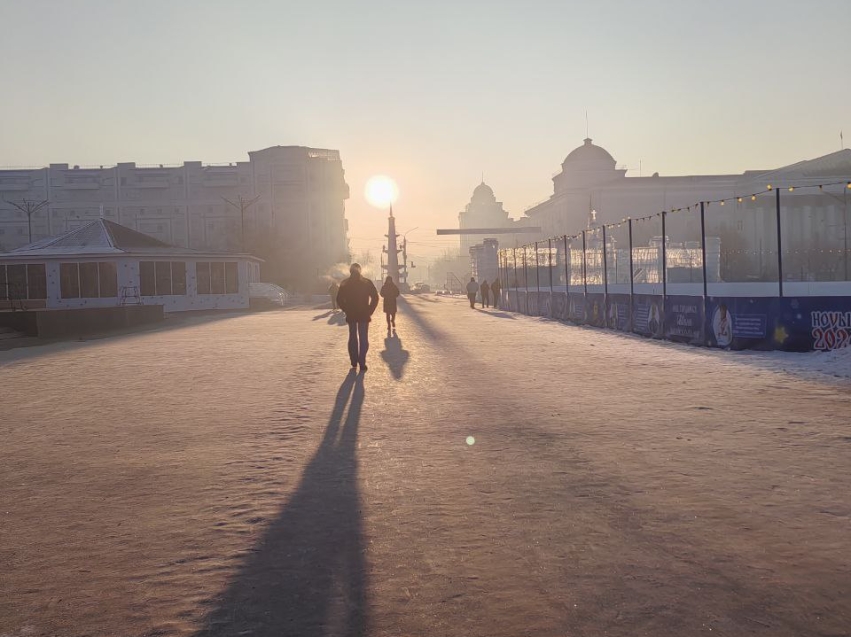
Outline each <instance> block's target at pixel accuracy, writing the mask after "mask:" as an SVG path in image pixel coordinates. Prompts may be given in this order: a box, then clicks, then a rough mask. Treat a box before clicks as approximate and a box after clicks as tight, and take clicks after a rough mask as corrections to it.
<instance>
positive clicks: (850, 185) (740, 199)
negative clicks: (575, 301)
mask: <svg viewBox="0 0 851 637" xmlns="http://www.w3.org/2000/svg"><path fill="white" fill-rule="evenodd" d="M829 186H844V187H845V189H847V190H851V180H846V181H835V182H830V183H824V184H806V185H797V186H796V185H789V186H787V187H786V189H787V190H788V192H795V191H796V190H798V189H802V188H818V189H819V191H822V192H823V191H824V189H825V187H829ZM780 189H781V188H780V186H775V185H774V184H766V188H765V190H761V191H759V192H754V193H751V194H749V195H734V196H732V197H727V198H725V199H711V200H707V201H703V202H700V203H703V204H704V205H705V206H706V207H709V206H710V205H711V204H714V203H717V204H718V205H719V206H726V205H727V202H728V201H733V200H735V201H736V202H737V203H744V200H745V198H749V199H750V200H751V201H756V200H757V197H758V196H759V195H764V194H766V193H769V192H774V191H775V190H780ZM700 203H696V204H692V205H690V206H687V207H685V208H672V209H671V210H662V211H661V212H657V213H656V214H651V215H647V216H644V217H624V218H623V219H621V221H620V222H619V223H610V224H603V225H602V226H600V228H595V229H593V230H592V231H590V232H591V236H596V234H597V232H598V230H602V228H620V227H621V226H623V225H624V224H625V223H628V222H636V223H641V222H644V221H649V220H650V219H654V218H657V217H658V218H661V216H662V215H669V214H675V213H679V212H683V211H688V212H691V209H692V208H694V209H695V211H696V210H697V209H698V208H699V206H700ZM588 232H589V231H588V230H586V231H585V233H586V236H587V233H588ZM582 235H583V233H582V232H579V233H577V234H574V235H561V236H555V237H550V238H548V239H543V241H550V240H552V241H563V240H564V239H567V240H568V241H570V242H572V241H573V240H574V239H579V238H580V237H581V236H582ZM539 243H540V242H539ZM521 247H523V248H527V249H528V248H533V247H534V244H527V245H525V246H521ZM728 252H729V251H728ZM822 252H828V253H829V252H832V251H831V250H823V251H822ZM839 252H844V251H842V250H841V251H839Z"/></svg>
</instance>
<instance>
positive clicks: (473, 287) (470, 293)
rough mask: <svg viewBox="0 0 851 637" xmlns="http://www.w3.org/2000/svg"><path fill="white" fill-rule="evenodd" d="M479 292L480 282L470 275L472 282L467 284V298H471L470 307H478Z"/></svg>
mask: <svg viewBox="0 0 851 637" xmlns="http://www.w3.org/2000/svg"><path fill="white" fill-rule="evenodd" d="M478 293H479V284H478V283H476V279H475V278H473V277H470V282H469V283H468V284H467V298H468V299H470V307H471V308H474V309H475V307H476V295H477V294H478Z"/></svg>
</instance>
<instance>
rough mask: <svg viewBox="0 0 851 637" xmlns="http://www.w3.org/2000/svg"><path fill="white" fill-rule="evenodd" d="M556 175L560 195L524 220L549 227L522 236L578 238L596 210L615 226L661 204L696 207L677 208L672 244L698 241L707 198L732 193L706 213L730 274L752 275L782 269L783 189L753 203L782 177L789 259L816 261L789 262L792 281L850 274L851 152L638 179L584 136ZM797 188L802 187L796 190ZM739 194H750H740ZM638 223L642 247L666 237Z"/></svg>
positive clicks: (786, 272)
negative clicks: (769, 166)
mask: <svg viewBox="0 0 851 637" xmlns="http://www.w3.org/2000/svg"><path fill="white" fill-rule="evenodd" d="M552 180H553V193H552V195H550V197H549V198H548V199H547V200H545V201H543V202H541V203H539V204H536V205H534V206H532V207H531V208H529V209H528V210H526V212H525V215H526V216H525V217H524V218H523V219H521V220H520V223H523V222H524V221H525V222H526V224H528V225H530V226H540V228H541V232H540V234H537V235H527V236H525V237H524V238H523V239H522V241H523V243H527V244H528V243H531V242H533V241H536V240H540V239H546V238H548V237H555V236H561V235H565V234H566V235H575V234H577V233H579V232H581V231H582V230H583V229H585V228H586V227H587V226H588V219H589V215H590V213H591V212H592V211H594V213H595V214H594V215H593V216H594V218H596V220H597V222H598V223H600V224H615V223H619V222H620V221H621V220H623V219H624V218H626V217H632V218H634V219H635V218H640V217H646V216H648V215H656V214H658V213H659V212H661V211H662V210H667V211H671V210H676V209H682V210H684V211H688V210H689V208H690V212H685V213H683V214H680V215H668V217H669V226H668V229H667V235H668V241H669V242H693V241H698V240H699V239H700V217H699V214H698V212H697V211H698V206H699V203H700V202H701V201H704V202H707V201H718V200H722V199H726V200H727V201H728V202H729V203H728V205H726V206H719V205H717V204H715V205H712V206H710V208H709V209H708V210H707V212H706V233H707V236H714V237H718V238H720V241H721V254H722V259H726V260H727V261H729V262H730V266H729V267H726V268H722V271H723V270H725V269H726V273H727V275H728V276H745V274H742V273H746V274H747V277H748V278H749V279H750V278H753V279H757V280H771V277H772V276H776V271H773V272H772V268H774V267H775V266H776V264H775V261H776V256H772V252H771V251H772V250H776V248H775V245H776V238H775V237H776V210H775V200H774V194H773V193H770V194H767V195H762V196H759V197H755V198H754V199H753V200H751V198H750V195H751V194H752V193H760V192H765V191H766V189H767V186H768V185H769V184H773V185H774V187H780V188H781V189H783V192H782V194H781V208H782V214H783V226H784V231H783V232H784V247H783V249H784V253H789V256H788V259H787V261H788V262H789V264H790V265H791V264H794V263H795V259H796V258H797V257H796V256H795V255H803V254H805V253H807V257H806V258H807V259H809V261H808V262H807V263H805V264H803V265H800V266H798V265H793V266H792V267H790V268H788V270H787V269H785V268H784V278H786V279H787V280H790V279H792V277H798V279H805V278H806V277H807V276H813V274H811V273H812V272H813V271H814V270H818V271H819V273H818V274H816V275H815V276H819V277H824V278H821V279H820V280H830V277H840V278H841V277H846V278H847V277H848V276H849V274H848V273H847V272H846V271H848V272H851V247H850V246H851V228H849V225H851V187H848V188H846V187H845V183H846V181H851V150H849V149H843V150H840V151H837V152H834V153H830V154H828V155H824V156H822V157H819V158H816V159H812V160H806V161H800V162H797V163H795V164H792V165H790V166H786V167H782V168H777V169H774V170H748V171H745V172H743V173H730V174H722V175H688V176H670V177H668V176H659V174H658V173H655V174H653V175H652V176H650V177H643V176H638V177H632V176H627V170H626V169H625V168H622V167H618V166H617V163H616V161H615V159H614V157H613V156H612V155H611V154H610V153H609V152H608V151H607V150H606V149H604V148H602V147H600V146H597V145H596V144H594V143H592V140H591V139H585V140H584V142H583V144H582V145H581V146H579V147H578V148H575V149H574V150H572V151H571V152H570V153H569V154H568V155H567V157H566V158H565V160H564V161H563V162H562V164H561V171H560V172H559V173H557V174H556V175H555V176H553V178H552ZM818 184H834V186H832V187H831V188H825V189H824V190H823V191H822V190H820V189H818V188H813V187H809V188H807V187H806V186H815V185H818ZM836 184H838V185H836ZM789 186H795V187H796V188H795V189H794V191H789ZM798 186H804V187H803V188H798ZM834 191H835V192H834ZM738 198H742V201H737V199H738ZM635 230H636V234H635V237H634V238H635V243H634V245H648V244H647V242H648V241H652V240H654V237H655V239H656V240H658V239H659V238H660V236H661V228H660V227H659V222H658V221H654V222H652V223H647V224H636V227H635ZM621 240H623V239H621ZM811 252H817V253H818V254H819V255H823V256H820V257H819V259H820V261H824V264H823V265H819V266H818V268H816V267H815V266H814V264H813V262H812V254H810V253H811ZM774 255H776V251H775V252H774ZM825 255H826V256H825ZM801 258H803V257H801ZM727 261H725V263H726V262H727ZM735 263H738V264H739V265H735ZM738 271H741V272H740V273H737V272H738ZM808 272H810V274H808ZM737 280H738V279H737Z"/></svg>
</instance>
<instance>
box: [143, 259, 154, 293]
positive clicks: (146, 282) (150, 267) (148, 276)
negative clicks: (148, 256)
mask: <svg viewBox="0 0 851 637" xmlns="http://www.w3.org/2000/svg"><path fill="white" fill-rule="evenodd" d="M154 267H155V264H154V262H153V261H140V262H139V294H140V295H141V296H156V295H157V284H156V275H155V274H154Z"/></svg>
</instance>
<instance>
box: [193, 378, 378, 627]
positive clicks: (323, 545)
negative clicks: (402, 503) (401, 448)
mask: <svg viewBox="0 0 851 637" xmlns="http://www.w3.org/2000/svg"><path fill="white" fill-rule="evenodd" d="M349 397H351V403H350V404H349V409H348V413H346V415H345V419H344V418H343V414H344V412H345V409H346V403H347V402H348V401H349ZM363 400H364V387H363V377H362V376H359V375H356V374H355V373H354V372H350V373H349V375H348V376H347V377H346V379H345V380H344V381H343V384H342V385H341V386H340V389H339V391H338V392H337V397H336V399H335V401H334V409H333V412H332V414H331V418H330V420H329V422H328V427H327V429H326V430H325V435H324V437H323V439H322V442H321V443H320V445H319V449H318V450H317V452H316V454H315V455H314V457H313V459H312V460H311V461H310V463H309V464H308V465H307V468H306V469H305V471H304V475H303V476H302V480H301V484H300V485H299V486H298V489H297V490H296V491H295V493H294V494H293V495H292V497H291V498H290V500H289V502H287V504H286V506H284V508H283V510H282V511H281V513H280V515H278V517H277V519H276V520H275V521H274V522H273V523H272V524H271V525H270V526H269V528H268V529H267V530H266V532H265V534H264V536H263V538H262V540H261V541H260V542H259V543H258V544H257V545H256V546H255V548H254V549H252V550H253V553H252V554H251V557H250V558H249V559H248V560H247V561H246V563H245V564H244V565H243V566H242V568H241V570H240V572H239V573H238V574H237V575H236V577H235V578H234V580H233V583H232V584H231V585H230V587H229V588H228V589H227V590H226V591H225V592H224V593H223V595H222V596H221V597H219V598H218V599H217V600H216V602H217V603H216V605H215V606H216V607H215V608H214V609H213V610H212V611H211V612H210V613H209V615H208V616H207V618H206V622H205V625H204V628H203V629H202V630H201V631H200V632H199V633H197V635H198V637H202V636H203V637H213V636H214V635H215V636H230V635H252V636H257V637H273V636H274V637H280V636H282V635H293V636H295V635H298V636H300V637H326V636H330V635H335V636H337V635H339V636H344V637H358V636H360V635H363V634H364V633H365V632H366V624H367V615H366V613H367V608H366V604H367V602H366V573H365V568H364V559H363V550H364V545H363V537H362V521H361V513H360V496H359V493H358V488H357V458H356V455H355V453H356V449H357V434H358V425H359V421H360V415H361V408H362V406H363Z"/></svg>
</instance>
